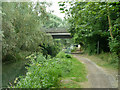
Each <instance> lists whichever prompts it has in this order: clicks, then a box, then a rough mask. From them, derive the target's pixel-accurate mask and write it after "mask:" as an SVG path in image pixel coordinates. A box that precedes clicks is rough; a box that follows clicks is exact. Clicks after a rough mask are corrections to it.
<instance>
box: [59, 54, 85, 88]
mask: <svg viewBox="0 0 120 90" xmlns="http://www.w3.org/2000/svg"><path fill="white" fill-rule="evenodd" d="M58 56H59V58H61V59H62V58H65V59H66V61H67V60H70V61H71V62H72V64H71V66H70V68H71V70H70V72H69V73H64V76H63V77H61V78H60V88H82V87H83V86H84V85H83V84H86V82H87V78H86V76H87V71H86V68H85V66H84V64H82V63H81V62H79V61H78V60H77V59H76V58H74V57H72V56H71V55H67V54H66V55H65V53H63V52H61V53H59V54H58ZM66 57H70V58H66Z"/></svg>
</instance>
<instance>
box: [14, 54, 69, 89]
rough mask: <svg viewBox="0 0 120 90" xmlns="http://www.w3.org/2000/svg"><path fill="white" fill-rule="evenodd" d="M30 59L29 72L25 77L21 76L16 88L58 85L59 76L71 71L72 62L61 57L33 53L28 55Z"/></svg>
mask: <svg viewBox="0 0 120 90" xmlns="http://www.w3.org/2000/svg"><path fill="white" fill-rule="evenodd" d="M27 59H30V61H31V63H29V64H28V65H29V67H26V68H27V70H28V72H27V73H26V76H25V77H19V78H20V81H18V83H17V84H16V85H15V86H14V88H49V87H57V86H58V81H59V79H58V77H61V76H63V75H64V72H65V73H69V72H70V66H71V62H70V60H65V59H61V58H52V59H51V58H50V57H48V58H47V59H46V58H45V57H43V56H42V55H41V54H38V55H35V54H32V55H30V56H28V57H27Z"/></svg>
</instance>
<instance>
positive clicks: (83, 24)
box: [59, 1, 120, 63]
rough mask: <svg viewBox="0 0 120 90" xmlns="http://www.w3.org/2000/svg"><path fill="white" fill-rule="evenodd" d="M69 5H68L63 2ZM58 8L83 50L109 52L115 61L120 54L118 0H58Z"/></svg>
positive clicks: (115, 61) (113, 61) (112, 60)
mask: <svg viewBox="0 0 120 90" xmlns="http://www.w3.org/2000/svg"><path fill="white" fill-rule="evenodd" d="M67 4H69V5H70V8H69V9H67V7H66V5H67ZM59 6H60V7H61V8H60V10H61V11H62V13H65V14H66V20H68V22H69V24H70V28H69V29H68V30H69V32H71V34H72V35H73V38H74V42H75V43H78V44H81V45H82V46H83V47H84V50H85V52H87V53H89V54H95V53H97V54H100V53H103V52H110V53H111V55H112V56H116V58H112V59H111V63H118V57H119V58H120V47H119V46H120V13H119V8H120V3H119V2H115V3H108V2H107V3H105V2H74V1H73V2H72V1H71V2H70V1H69V2H59Z"/></svg>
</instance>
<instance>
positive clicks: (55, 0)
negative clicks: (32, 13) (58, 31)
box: [34, 0, 65, 19]
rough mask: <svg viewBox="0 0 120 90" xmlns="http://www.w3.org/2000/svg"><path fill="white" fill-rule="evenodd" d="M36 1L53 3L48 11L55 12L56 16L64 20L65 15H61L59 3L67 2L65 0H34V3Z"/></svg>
mask: <svg viewBox="0 0 120 90" xmlns="http://www.w3.org/2000/svg"><path fill="white" fill-rule="evenodd" d="M35 1H46V2H50V3H52V6H51V7H49V8H47V10H54V12H53V14H54V15H57V16H58V17H60V18H61V19H64V16H65V14H64V13H60V10H59V4H58V2H59V1H65V0H34V2H35Z"/></svg>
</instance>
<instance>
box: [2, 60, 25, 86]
mask: <svg viewBox="0 0 120 90" xmlns="http://www.w3.org/2000/svg"><path fill="white" fill-rule="evenodd" d="M25 63H27V60H18V61H16V62H10V63H4V64H2V88H8V86H9V85H10V84H9V83H11V84H12V85H14V80H15V79H16V78H17V77H19V76H22V75H25V73H26V71H27V70H26V68H25Z"/></svg>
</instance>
